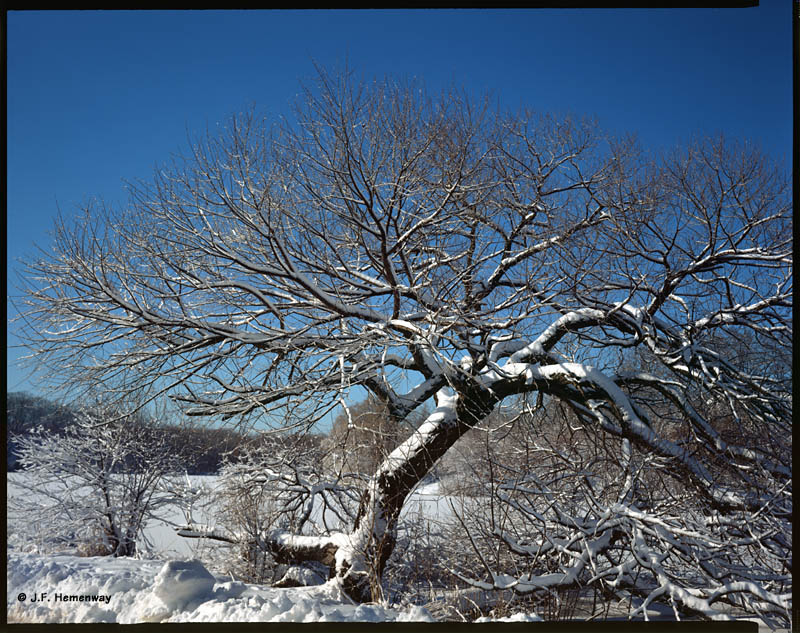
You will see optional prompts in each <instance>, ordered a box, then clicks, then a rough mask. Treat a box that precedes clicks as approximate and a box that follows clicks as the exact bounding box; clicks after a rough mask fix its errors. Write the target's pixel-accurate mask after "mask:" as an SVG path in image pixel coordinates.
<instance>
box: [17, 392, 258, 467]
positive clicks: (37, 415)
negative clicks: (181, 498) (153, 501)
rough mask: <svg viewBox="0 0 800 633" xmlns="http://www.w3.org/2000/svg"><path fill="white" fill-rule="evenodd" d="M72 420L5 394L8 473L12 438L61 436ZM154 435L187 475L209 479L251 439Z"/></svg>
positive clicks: (166, 427)
mask: <svg viewBox="0 0 800 633" xmlns="http://www.w3.org/2000/svg"><path fill="white" fill-rule="evenodd" d="M75 417H76V411H75V409H74V408H72V407H70V406H65V405H61V404H58V403H55V402H52V401H50V400H47V399H46V398H42V397H39V396H33V395H31V394H28V393H25V392H12V393H9V394H7V404H6V438H7V447H6V459H7V468H8V471H14V470H19V468H20V464H19V455H18V444H17V442H16V441H15V438H17V437H19V436H24V435H27V434H29V433H31V432H33V431H34V430H35V429H36V428H37V427H41V428H42V429H43V430H44V432H46V433H54V434H57V435H58V434H63V432H64V429H65V428H66V427H68V426H69V425H70V424H71V423H72V422H73V421H74V420H75ZM155 430H157V432H158V433H163V434H164V437H166V438H167V441H168V442H169V443H170V444H171V445H174V447H175V454H176V455H181V456H183V457H184V459H185V468H186V471H187V472H188V473H189V474H193V475H209V474H214V473H216V472H217V471H218V470H219V467H220V465H221V464H222V459H223V456H224V455H226V454H231V455H232V456H233V458H234V459H235V456H236V453H237V452H238V450H239V449H240V448H241V447H242V446H244V445H245V444H248V443H252V442H253V441H254V438H253V437H252V436H249V435H245V434H243V433H240V432H238V431H236V430H234V429H228V428H214V427H202V426H181V425H177V424H169V423H166V424H157V425H156V429H155Z"/></svg>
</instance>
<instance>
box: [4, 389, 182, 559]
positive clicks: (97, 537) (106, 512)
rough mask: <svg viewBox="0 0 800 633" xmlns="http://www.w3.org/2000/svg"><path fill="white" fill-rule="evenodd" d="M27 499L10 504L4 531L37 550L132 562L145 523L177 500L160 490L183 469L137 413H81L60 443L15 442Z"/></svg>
mask: <svg viewBox="0 0 800 633" xmlns="http://www.w3.org/2000/svg"><path fill="white" fill-rule="evenodd" d="M18 442H19V446H20V463H21V465H22V468H23V470H24V472H25V474H26V478H25V482H26V486H28V489H27V490H26V494H21V495H13V496H12V497H11V498H9V502H8V512H9V524H10V525H13V530H14V531H16V532H22V533H27V534H28V535H30V538H29V539H27V541H28V542H29V543H37V544H38V547H39V548H40V549H51V548H56V547H65V546H66V547H74V548H77V551H78V552H79V553H81V554H83V555H87V556H95V555H113V556H133V555H134V554H135V553H136V541H137V538H139V537H140V535H141V531H142V527H143V524H144V522H145V520H146V519H148V518H150V517H152V516H153V515H154V513H155V512H156V510H157V509H158V508H159V507H160V506H163V505H164V504H167V503H170V502H172V501H173V500H174V496H173V495H172V494H170V493H169V492H168V491H167V490H166V489H165V488H163V487H162V483H163V481H164V478H165V477H166V476H168V475H170V474H174V473H177V472H179V470H180V467H181V463H180V456H179V455H177V454H176V453H175V451H174V449H173V447H172V446H171V445H170V444H169V443H167V442H165V441H164V436H163V434H161V433H160V431H159V429H158V428H157V427H156V426H154V425H153V424H152V422H151V421H149V420H147V419H146V418H145V417H144V416H143V415H142V414H141V413H139V414H120V413H119V411H116V410H112V409H110V408H107V407H103V406H102V405H97V406H94V407H91V408H85V409H82V410H79V411H78V413H77V415H76V419H75V421H74V422H73V423H72V424H71V425H69V426H68V427H66V429H64V431H63V433H62V434H61V435H53V434H51V433H47V432H45V431H44V430H43V429H38V430H37V431H36V432H34V433H32V434H27V435H25V436H20V437H19V438H18Z"/></svg>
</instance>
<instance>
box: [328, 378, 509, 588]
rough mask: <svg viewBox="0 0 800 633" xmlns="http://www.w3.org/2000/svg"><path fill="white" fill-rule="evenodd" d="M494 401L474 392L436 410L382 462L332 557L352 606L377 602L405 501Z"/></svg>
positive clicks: (487, 396)
mask: <svg viewBox="0 0 800 633" xmlns="http://www.w3.org/2000/svg"><path fill="white" fill-rule="evenodd" d="M496 402H497V398H496V396H495V395H492V394H490V393H489V391H488V390H486V389H479V388H478V387H475V386H473V387H472V388H471V389H469V390H465V391H464V392H463V393H461V394H459V395H458V396H457V397H456V398H453V399H452V400H451V401H449V402H448V403H447V404H444V405H442V406H439V407H438V408H437V409H436V410H435V411H434V412H433V413H432V414H431V415H430V416H429V417H428V419H427V420H426V421H425V423H423V424H422V426H420V428H419V429H418V430H417V431H416V432H415V433H414V434H412V435H411V437H410V438H408V439H407V440H406V441H405V442H403V443H402V444H401V445H400V446H398V447H397V448H396V449H395V450H394V451H392V453H391V454H390V455H389V456H388V457H387V458H386V459H384V461H383V462H382V463H381V464H380V465H379V466H378V468H377V471H376V473H375V475H373V477H372V479H371V481H370V483H369V486H368V487H367V490H366V491H365V492H364V495H363V497H362V499H361V504H360V506H359V510H358V513H357V515H356V520H355V522H354V525H353V530H352V531H351V532H350V534H349V535H348V539H347V543H346V544H342V545H340V546H339V548H338V550H337V552H336V556H335V563H336V566H335V573H336V576H337V577H339V578H340V579H341V581H342V587H343V589H344V591H345V593H346V594H347V595H348V596H349V597H350V598H352V599H353V600H355V601H356V602H367V601H370V600H378V599H380V598H381V597H382V591H381V584H382V583H381V579H382V576H383V571H384V569H385V567H386V561H387V560H388V559H389V556H391V554H392V551H393V550H394V546H395V540H396V535H397V521H398V518H399V516H400V511H401V510H402V508H403V504H404V503H405V500H406V497H408V495H409V493H410V492H411V491H412V490H413V489H414V487H415V486H416V485H417V484H418V483H419V482H420V481H421V480H422V478H423V477H425V475H427V474H428V472H430V470H431V468H432V467H433V465H434V464H435V463H436V462H437V461H438V460H439V458H440V457H442V456H443V455H444V454H445V453H446V452H447V451H448V450H449V449H450V447H451V446H453V444H455V443H456V441H457V440H458V439H459V438H461V437H462V436H463V435H464V434H465V433H466V432H467V431H469V430H470V429H471V428H473V427H475V426H476V425H477V424H478V423H480V422H481V420H483V419H484V418H485V417H486V416H487V415H488V414H489V413H490V412H491V410H492V409H493V408H494V405H495V404H496Z"/></svg>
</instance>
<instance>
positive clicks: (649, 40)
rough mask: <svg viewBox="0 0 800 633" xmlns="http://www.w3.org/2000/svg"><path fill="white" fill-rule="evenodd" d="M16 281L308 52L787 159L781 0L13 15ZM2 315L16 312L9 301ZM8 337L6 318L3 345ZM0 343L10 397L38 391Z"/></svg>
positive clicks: (278, 103) (306, 59) (297, 75)
mask: <svg viewBox="0 0 800 633" xmlns="http://www.w3.org/2000/svg"><path fill="white" fill-rule="evenodd" d="M7 46H8V49H7V50H8V62H7V64H8V191H7V195H8V218H7V233H6V235H7V246H8V280H9V295H13V294H14V290H13V283H14V278H15V274H16V271H18V270H19V267H18V266H17V265H16V263H15V262H16V260H17V259H18V258H20V257H22V256H25V255H26V254H30V253H33V252H34V250H35V249H34V244H38V245H41V246H45V247H46V246H47V245H48V241H49V236H48V230H49V228H50V226H51V225H52V221H53V217H54V215H55V214H56V212H57V205H58V206H59V207H60V208H61V211H62V213H63V214H64V215H66V216H70V215H72V214H74V213H75V211H76V208H77V205H79V204H81V203H82V202H83V201H85V200H87V199H88V198H90V197H99V198H104V199H105V200H106V201H107V202H112V203H121V202H124V191H123V186H122V184H123V183H122V180H123V179H127V180H133V179H137V178H148V177H149V176H150V174H151V173H152V169H153V167H154V166H155V165H156V164H158V163H160V162H162V161H165V160H167V159H168V158H169V155H170V153H171V152H173V151H175V150H180V149H181V148H183V147H185V145H186V138H187V136H186V135H187V130H188V131H193V132H201V131H202V130H204V129H205V126H206V125H209V127H213V126H215V125H216V123H217V122H220V121H223V120H224V119H225V118H226V117H227V116H228V115H230V114H232V113H235V112H238V111H241V110H242V109H244V108H245V107H247V105H249V104H251V103H255V104H256V106H257V107H258V108H259V110H261V111H264V112H266V113H267V114H270V113H274V114H276V115H279V114H286V113H288V110H289V105H290V102H291V101H292V99H293V98H294V96H295V95H296V94H297V92H298V87H299V81H300V80H302V79H304V78H306V79H307V78H311V77H312V76H313V75H314V72H315V71H314V66H313V62H314V61H316V62H318V63H321V64H323V65H325V66H328V67H332V66H334V65H341V64H342V63H344V62H347V63H348V64H349V66H350V67H351V68H352V69H353V70H355V71H356V73H358V74H359V75H363V76H364V77H366V78H371V77H374V76H380V77H382V76H384V75H392V76H397V77H410V76H416V77H419V78H421V79H422V80H423V81H424V83H425V85H426V86H427V87H428V88H430V89H432V90H438V88H440V87H443V86H446V85H451V84H452V85H456V86H463V87H466V88H467V89H469V90H471V91H475V92H476V93H483V92H487V91H488V92H490V93H491V94H492V95H494V96H495V97H496V98H497V99H499V101H500V103H501V105H504V106H507V107H510V108H513V107H516V106H520V105H524V106H528V107H531V108H533V109H536V110H540V111H551V112H556V113H564V112H569V113H574V114H578V115H591V116H596V117H597V119H598V120H599V122H600V124H601V126H603V127H604V128H606V129H609V130H611V131H615V132H622V131H630V132H635V133H637V134H638V135H639V138H640V140H641V141H642V143H643V144H644V145H645V146H650V147H657V148H668V147H671V146H673V145H675V144H679V143H683V142H685V141H686V140H687V139H688V138H689V136H690V135H692V134H693V133H698V132H699V133H705V132H711V133H715V132H724V133H725V134H726V135H728V136H730V137H736V138H747V139H750V140H752V141H754V142H756V143H758V144H760V146H761V147H762V149H763V150H764V151H766V152H767V153H769V154H771V155H772V156H774V157H775V158H776V159H778V160H782V161H784V164H785V165H786V168H787V170H788V168H789V162H790V160H791V152H790V150H791V126H792V112H791V2H789V0H762V6H760V7H754V8H747V9H619V10H617V9H598V10H567V9H562V10H558V9H547V10H533V9H531V10H498V11H489V10H392V11H379V10H372V11H197V12H181V11H175V12H173V11H167V12H161V11H153V12H150V11H120V12H116V11H100V12H93V11H67V12H57V11H39V12H9V13H8V44H7ZM8 311H9V314H12V313H13V308H12V307H11V306H9V310H8ZM15 342H16V340H15V337H14V335H13V325H12V326H9V346H13V345H14V343H15ZM19 355H20V354H19V352H18V351H17V350H15V349H13V348H10V349H9V351H8V364H9V366H8V378H7V388H8V390H9V391H18V390H28V391H33V392H37V389H36V387H35V386H34V385H32V384H30V383H29V382H28V381H27V380H26V379H25V378H24V373H23V372H21V371H20V370H19V369H18V368H17V367H16V366H15V363H14V361H15V359H16V358H17V357H18V356H19Z"/></svg>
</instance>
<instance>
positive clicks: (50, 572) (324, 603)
mask: <svg viewBox="0 0 800 633" xmlns="http://www.w3.org/2000/svg"><path fill="white" fill-rule="evenodd" d="M7 564H8V568H7V574H8V599H7V608H8V621H9V622H117V623H123V624H131V623H141V622H237V621H238V622H242V621H244V622H344V621H364V622H386V621H394V622H410V621H428V622H430V621H433V619H432V618H431V616H430V615H429V614H428V613H427V612H426V611H425V610H424V609H422V608H420V607H410V608H408V609H406V610H397V609H389V608H386V607H383V606H380V605H355V604H353V603H351V602H350V601H349V600H348V599H347V598H346V597H345V596H343V595H342V594H341V592H340V591H339V590H338V588H337V586H336V585H335V584H333V583H330V582H329V583H327V584H324V585H320V586H316V587H300V588H292V589H273V588H270V587H264V586H261V585H252V584H246V583H242V582H237V581H232V580H230V579H225V578H222V577H219V576H214V575H213V574H211V573H210V572H209V571H208V570H207V569H206V568H205V567H204V566H203V565H202V563H200V562H199V561H196V560H189V561H181V560H172V561H158V560H136V559H126V558H108V557H87V558H79V557H76V556H71V555H66V554H60V555H54V556H48V557H43V556H39V555H36V554H26V553H21V552H17V551H13V550H9V551H8V563H7Z"/></svg>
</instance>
